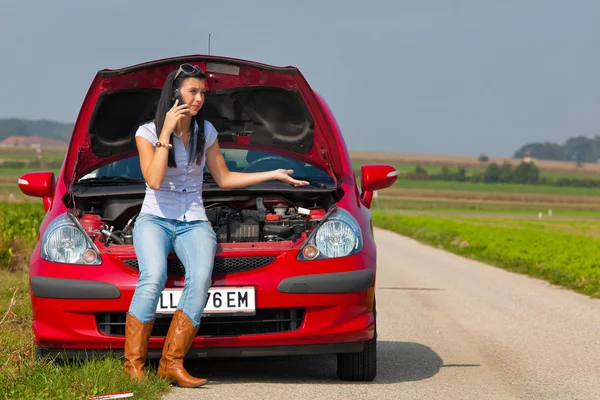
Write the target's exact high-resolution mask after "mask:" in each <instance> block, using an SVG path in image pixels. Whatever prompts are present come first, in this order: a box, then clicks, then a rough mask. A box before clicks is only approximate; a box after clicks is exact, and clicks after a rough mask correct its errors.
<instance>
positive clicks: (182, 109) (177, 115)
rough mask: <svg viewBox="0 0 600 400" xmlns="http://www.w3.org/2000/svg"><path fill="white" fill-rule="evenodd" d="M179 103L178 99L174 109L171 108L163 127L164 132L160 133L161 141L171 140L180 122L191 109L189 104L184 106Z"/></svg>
mask: <svg viewBox="0 0 600 400" xmlns="http://www.w3.org/2000/svg"><path fill="white" fill-rule="evenodd" d="M182 100H183V99H182ZM179 102H180V99H178V98H176V99H175V104H173V107H171V109H170V110H169V111H168V112H167V115H166V117H165V123H164V125H163V129H162V132H161V133H160V138H161V140H163V139H170V138H171V134H172V133H173V131H175V128H176V127H177V123H178V122H179V120H180V119H182V118H184V117H185V116H186V114H187V113H188V112H189V110H190V107H189V106H188V105H187V103H185V102H182V103H183V104H181V105H179Z"/></svg>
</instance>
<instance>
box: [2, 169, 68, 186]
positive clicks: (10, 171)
mask: <svg viewBox="0 0 600 400" xmlns="http://www.w3.org/2000/svg"><path fill="white" fill-rule="evenodd" d="M32 171H52V172H54V176H55V177H57V176H58V173H59V172H60V168H39V167H36V168H0V175H2V176H14V177H15V183H16V182H17V181H18V180H19V178H20V177H21V176H22V175H23V174H26V173H27V172H32Z"/></svg>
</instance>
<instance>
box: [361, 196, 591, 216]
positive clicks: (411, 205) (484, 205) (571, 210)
mask: <svg viewBox="0 0 600 400" xmlns="http://www.w3.org/2000/svg"><path fill="white" fill-rule="evenodd" d="M372 209H373V210H375V211H384V210H400V211H401V210H410V211H423V212H455V213H488V214H529V215H537V214H538V213H539V212H541V213H542V214H543V215H544V216H548V210H552V215H553V216H557V217H559V216H560V217H564V216H573V217H600V206H593V205H587V206H585V207H568V206H561V205H544V204H528V203H494V202H467V201H452V200H413V199H402V198H387V197H386V198H379V199H376V200H374V201H373V207H372Z"/></svg>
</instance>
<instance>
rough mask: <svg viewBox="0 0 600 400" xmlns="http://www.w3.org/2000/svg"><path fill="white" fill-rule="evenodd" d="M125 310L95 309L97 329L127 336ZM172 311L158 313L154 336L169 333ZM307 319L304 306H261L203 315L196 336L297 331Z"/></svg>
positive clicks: (113, 334)
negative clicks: (242, 311) (240, 312)
mask: <svg viewBox="0 0 600 400" xmlns="http://www.w3.org/2000/svg"><path fill="white" fill-rule="evenodd" d="M125 317H126V313H124V312H101V313H96V323H97V325H98V329H99V330H100V332H102V333H103V334H105V335H112V336H125ZM172 318H173V317H172V315H164V314H158V315H157V318H156V321H155V322H154V326H153V327H152V333H151V334H150V335H151V336H158V337H164V336H167V331H168V330H169V324H170V323H171V320H172ZM303 321H304V309H303V308H262V309H257V310H256V315H250V316H234V317H202V320H201V323H200V329H199V330H198V333H197V334H196V336H240V335H256V334H261V333H278V332H290V331H294V330H296V329H298V328H300V326H301V325H302V322H303Z"/></svg>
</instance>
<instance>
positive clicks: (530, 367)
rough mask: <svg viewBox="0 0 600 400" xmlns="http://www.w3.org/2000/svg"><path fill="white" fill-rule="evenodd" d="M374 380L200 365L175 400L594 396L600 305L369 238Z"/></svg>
mask: <svg viewBox="0 0 600 400" xmlns="http://www.w3.org/2000/svg"><path fill="white" fill-rule="evenodd" d="M376 238H377V243H378V251H379V272H378V284H377V305H378V324H379V326H378V330H379V345H378V357H379V363H378V368H379V373H378V376H377V378H376V380H375V381H374V382H371V383H363V384H355V383H345V382H341V381H339V380H337V378H336V376H335V358H334V357H332V356H319V357H295V358H294V357H286V358H273V359H266V358H263V359H242V360H213V361H204V362H203V363H202V364H200V365H199V366H198V367H197V369H195V370H194V374H196V375H198V376H206V377H208V378H209V379H210V382H209V384H208V385H207V386H206V387H205V388H201V389H174V390H173V391H172V392H171V393H169V394H168V395H167V396H166V397H165V398H166V399H170V400H175V399H192V398H202V399H221V400H222V399H261V400H266V399H285V400H289V399H303V400H307V399H461V400H462V399H553V400H558V399H600V301H599V300H590V299H588V298H587V297H584V296H582V295H578V294H574V293H572V292H569V291H566V290H561V289H559V288H556V287H553V286H551V285H549V284H546V283H545V282H542V281H538V280H534V279H531V278H528V277H524V276H521V275H516V274H512V273H509V272H506V271H503V270H501V269H498V268H494V267H490V266H487V265H485V264H481V263H478V262H475V261H470V260H466V259H464V258H461V257H458V256H455V255H452V254H448V253H446V252H443V251H441V250H438V249H434V248H430V247H427V246H424V245H421V244H419V243H417V242H415V241H413V240H410V239H406V238H403V237H401V236H398V235H396V234H393V233H390V232H387V231H383V230H377V231H376Z"/></svg>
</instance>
